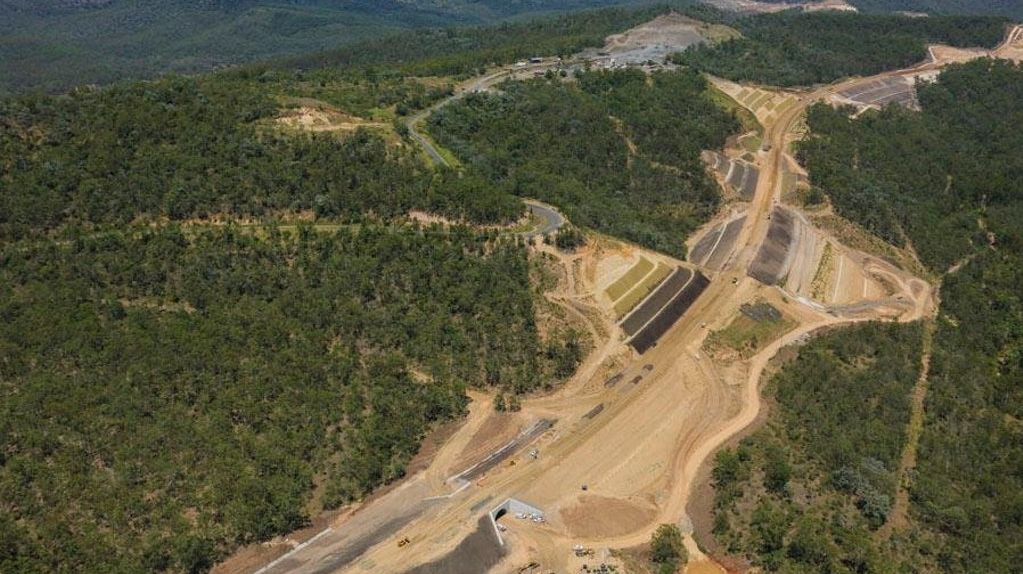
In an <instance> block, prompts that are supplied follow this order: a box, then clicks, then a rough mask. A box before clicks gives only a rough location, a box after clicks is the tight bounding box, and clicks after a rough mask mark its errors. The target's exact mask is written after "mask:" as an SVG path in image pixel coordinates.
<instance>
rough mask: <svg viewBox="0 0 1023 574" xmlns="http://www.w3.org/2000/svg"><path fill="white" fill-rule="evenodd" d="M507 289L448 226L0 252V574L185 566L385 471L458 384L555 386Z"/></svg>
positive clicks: (353, 491) (103, 241)
mask: <svg viewBox="0 0 1023 574" xmlns="http://www.w3.org/2000/svg"><path fill="white" fill-rule="evenodd" d="M528 273H529V264H528V262H527V259H526V255H525V250H524V249H523V248H522V247H519V246H516V245H515V244H514V243H508V242H507V241H505V242H496V243H495V242H494V241H493V240H492V239H487V238H486V237H484V236H479V235H477V234H475V233H474V232H470V231H468V230H460V231H459V230H455V231H454V232H452V233H450V234H445V235H437V234H431V233H424V232H421V231H418V230H415V229H408V230H407V231H400V232H396V231H393V230H387V229H374V228H372V227H363V228H362V229H360V230H358V231H347V230H343V229H342V230H340V231H338V232H336V233H333V234H325V233H319V232H314V231H311V230H309V229H301V230H299V232H297V233H292V234H289V235H286V234H282V233H281V232H280V231H278V230H276V229H275V228H273V227H270V228H268V229H267V230H266V231H265V233H263V234H259V235H256V234H252V233H241V232H240V231H239V230H238V229H235V228H231V227H228V228H206V229H205V230H201V231H196V230H194V229H193V230H191V231H188V232H185V231H183V230H182V229H179V228H177V227H175V226H167V227H161V228H156V229H152V230H129V231H123V232H120V231H112V232H107V233H100V234H92V235H88V236H78V237H73V238H70V239H68V240H66V241H61V242H32V243H25V242H8V243H5V244H4V245H3V247H2V248H0V317H3V321H0V356H2V357H3V358H2V360H0V380H2V381H3V384H2V385H0V445H2V448H0V453H2V454H0V498H2V499H3V500H4V505H3V510H2V512H0V541H2V542H3V543H2V544H0V571H4V572H33V571H34V572H48V571H69V572H70V571H78V572H81V571H121V572H129V571H157V570H166V569H171V570H176V571H202V570H205V569H206V568H208V567H209V566H210V565H211V564H212V561H213V560H215V559H216V558H218V557H221V556H222V555H223V553H224V552H225V551H226V550H229V549H230V548H232V547H234V546H235V545H237V544H242V543H249V542H253V541H256V540H263V539H265V538H267V537H269V536H271V535H274V534H277V533H281V532H287V531H289V530H291V529H294V528H296V527H298V526H300V525H302V524H304V523H305V521H306V520H307V518H308V512H310V509H314V510H313V511H315V509H316V508H318V505H323V506H326V507H333V506H336V505H338V504H340V503H343V502H346V501H349V500H351V499H353V498H356V497H358V496H361V495H363V494H365V493H366V492H367V491H368V490H369V489H371V488H373V487H375V486H377V485H379V484H380V483H382V482H386V481H388V480H392V479H394V478H396V477H398V476H401V474H402V473H403V469H404V464H405V462H406V461H407V460H408V459H409V457H410V456H411V455H412V454H414V453H415V451H416V449H417V448H418V445H419V441H420V440H421V438H422V437H423V435H424V433H425V432H426V431H427V430H428V429H429V428H430V425H431V424H432V423H434V422H436V421H441V420H446V419H450V418H451V417H453V416H455V415H458V414H460V413H461V412H462V410H463V408H464V406H465V403H466V398H465V396H464V392H463V391H464V389H465V387H466V386H467V385H488V384H490V385H496V386H498V387H500V388H502V389H506V390H508V391H511V392H516V393H518V392H524V391H528V390H531V389H535V388H538V387H540V386H541V385H548V384H550V383H551V382H552V381H553V380H554V376H553V373H554V372H555V371H560V372H564V371H565V370H566V369H565V367H566V365H565V364H563V363H564V362H565V361H568V364H567V367H568V368H567V371H568V372H571V371H572V370H573V368H574V364H575V361H577V360H578V355H577V352H574V351H573V350H572V349H568V352H566V349H565V348H563V343H560V342H558V341H555V340H552V342H550V343H549V344H548V343H543V342H542V341H541V340H540V338H539V336H538V334H537V330H536V326H535V324H534V318H533V302H532V298H531V292H530V286H529V282H528ZM564 339H566V340H567V338H564ZM314 485H316V487H315V488H314ZM311 497H315V499H314V502H313V503H312V504H311V505H310V498H311ZM56 541H60V543H59V544H56V543H55V542H56Z"/></svg>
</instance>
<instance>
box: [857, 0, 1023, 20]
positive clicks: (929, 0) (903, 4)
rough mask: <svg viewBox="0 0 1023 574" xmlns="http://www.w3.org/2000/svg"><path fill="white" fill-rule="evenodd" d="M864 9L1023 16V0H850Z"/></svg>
mask: <svg viewBox="0 0 1023 574" xmlns="http://www.w3.org/2000/svg"><path fill="white" fill-rule="evenodd" d="M849 3H850V4H852V5H854V6H856V7H857V8H859V9H860V10H862V11H876V12H892V11H903V12H925V13H928V14H977V15H995V16H1008V17H1010V18H1023V0H850V2H849Z"/></svg>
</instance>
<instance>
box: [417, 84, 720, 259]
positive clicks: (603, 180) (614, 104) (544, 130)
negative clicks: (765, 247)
mask: <svg viewBox="0 0 1023 574" xmlns="http://www.w3.org/2000/svg"><path fill="white" fill-rule="evenodd" d="M707 93H708V90H707V84H706V81H705V80H704V79H703V78H702V77H701V76H699V75H698V74H695V73H693V72H690V71H678V72H662V73H656V74H654V75H653V76H651V77H649V78H648V77H647V76H646V75H645V74H644V73H643V72H641V71H639V70H624V71H601V72H584V73H580V74H578V76H577V77H575V78H573V79H572V80H571V81H566V80H565V79H562V78H558V77H551V78H541V79H536V80H530V81H521V82H506V83H505V84H502V85H501V89H500V91H499V92H497V93H492V94H488V93H481V94H471V95H469V96H467V97H465V98H464V99H463V100H461V101H459V102H458V103H456V104H453V105H451V106H448V107H446V108H444V109H442V110H440V111H439V112H437V113H435V114H434V115H433V116H432V117H431V119H430V123H429V129H430V132H431V133H432V134H433V135H434V137H435V138H436V139H437V141H438V142H440V143H441V145H443V146H445V147H447V148H448V149H451V150H452V151H454V152H455V154H456V155H458V156H459V158H460V159H461V160H462V162H463V163H464V164H466V165H468V166H470V167H471V168H472V170H473V171H474V172H475V173H478V174H479V175H480V176H481V177H483V178H485V179H486V181H488V182H489V183H490V184H491V185H492V186H493V187H494V188H495V189H501V190H504V191H506V192H507V193H509V194H514V195H519V196H523V197H533V198H536V199H540V200H542V201H545V202H548V203H551V204H552V205H556V206H558V207H559V208H560V209H562V210H563V211H564V212H565V214H566V215H567V216H568V218H569V219H570V220H571V221H572V222H573V223H575V224H576V225H580V226H584V227H589V228H592V229H594V230H597V231H600V232H604V233H608V234H610V235H614V236H617V237H620V238H623V239H626V240H629V241H632V242H635V243H638V244H640V245H642V246H645V247H649V248H652V249H656V250H659V251H663V252H665V253H671V254H673V255H678V256H684V255H685V254H684V250H685V245H684V244H683V241H684V240H685V237H686V236H687V235H688V234H689V233H691V232H692V231H693V230H695V229H696V228H697V227H698V226H699V225H700V224H702V223H703V222H704V221H706V220H707V219H709V217H710V216H711V215H713V213H714V212H715V210H716V209H717V206H718V203H719V201H720V197H719V192H718V190H717V187H716V185H715V184H714V182H713V180H711V178H710V177H709V176H708V175H707V174H706V171H705V169H704V167H703V164H702V160H701V159H700V151H701V150H704V149H717V148H720V147H721V146H722V145H724V141H725V138H726V137H727V136H728V135H730V134H732V133H734V132H736V131H737V130H738V129H739V122H738V120H737V119H736V118H735V117H734V116H733V115H731V114H729V113H728V112H726V111H724V110H722V109H721V108H720V107H718V106H717V105H716V104H715V103H714V102H713V101H712V99H711V98H710V97H709V96H708V95H707ZM616 120H618V122H620V125H621V126H622V128H621V129H622V130H624V132H625V134H624V137H623V134H621V133H620V130H619V124H618V122H616ZM625 137H627V138H629V139H630V140H631V141H632V142H633V143H634V144H635V146H636V149H637V152H638V153H637V155H636V156H635V157H630V151H629V146H628V143H627V142H626V140H625Z"/></svg>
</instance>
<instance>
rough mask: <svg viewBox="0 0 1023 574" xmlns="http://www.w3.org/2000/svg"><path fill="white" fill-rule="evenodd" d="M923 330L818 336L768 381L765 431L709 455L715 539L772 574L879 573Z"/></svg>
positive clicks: (885, 566)
mask: <svg viewBox="0 0 1023 574" xmlns="http://www.w3.org/2000/svg"><path fill="white" fill-rule="evenodd" d="M920 341H921V338H920V328H919V325H892V324H881V323H868V324H865V325H859V326H856V327H852V328H849V329H843V330H838V331H835V332H832V333H829V334H826V335H823V336H821V337H819V338H817V339H815V340H814V341H813V342H811V343H809V344H808V345H807V346H805V347H803V348H801V349H800V350H799V355H798V357H797V358H796V359H795V360H793V361H792V362H790V363H788V364H786V365H785V366H784V367H783V368H782V369H781V371H780V372H779V373H778V374H776V375H775V376H774V377H772V378H771V379H770V381H769V382H768V384H767V387H766V389H765V392H764V394H765V396H766V400H767V401H768V402H769V404H770V409H771V410H770V418H769V419H768V422H767V425H766V426H765V427H764V428H762V429H760V430H758V431H757V432H756V433H754V434H753V435H752V436H751V437H749V438H746V439H744V440H743V441H742V442H741V443H740V444H739V446H738V447H736V448H734V449H726V450H723V451H721V452H719V453H718V454H717V457H716V459H715V468H714V471H713V484H714V488H715V490H716V497H715V514H716V516H715V523H714V534H715V536H716V538H717V541H718V542H719V543H721V544H722V545H724V546H725V548H726V549H727V550H728V551H729V552H730V553H732V554H738V555H742V556H744V557H747V558H749V559H750V560H752V561H753V562H754V563H755V564H757V565H760V566H762V567H764V568H765V569H767V570H768V571H780V572H835V573H838V572H885V571H894V569H889V566H890V561H891V560H892V557H891V556H887V555H884V554H882V553H881V552H880V551H879V545H877V544H876V543H875V542H874V541H873V540H872V537H871V534H872V531H873V530H874V529H876V528H877V527H878V526H879V525H880V524H881V523H883V522H884V520H885V518H886V516H887V513H888V511H889V509H890V508H891V501H892V499H893V497H894V493H895V487H896V482H897V476H896V471H897V470H898V465H899V457H900V455H901V450H902V446H903V444H904V442H905V439H906V436H905V435H906V425H907V423H908V421H909V412H910V404H909V391H910V389H911V388H912V386H913V384H914V383H915V382H916V380H917V378H918V375H919V368H920Z"/></svg>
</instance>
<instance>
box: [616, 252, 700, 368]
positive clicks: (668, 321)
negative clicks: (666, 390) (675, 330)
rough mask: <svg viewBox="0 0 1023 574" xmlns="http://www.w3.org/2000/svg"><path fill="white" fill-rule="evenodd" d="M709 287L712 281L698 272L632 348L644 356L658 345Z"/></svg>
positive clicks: (642, 332) (637, 339) (644, 330)
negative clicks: (648, 350)
mask: <svg viewBox="0 0 1023 574" xmlns="http://www.w3.org/2000/svg"><path fill="white" fill-rule="evenodd" d="M708 285H710V280H709V279H707V278H706V277H704V275H703V274H702V273H699V272H697V273H696V275H695V276H694V277H693V280H692V281H690V282H689V283H688V284H687V285H686V286H685V288H684V289H682V291H680V292H679V294H678V295H677V296H675V298H674V299H672V301H671V302H670V303H668V305H667V306H666V307H665V308H664V309H663V310H662V311H661V312H660V314H658V315H657V316H656V317H654V319H653V320H652V321H650V322H649V323H648V324H647V325H646V327H644V328H643V330H642V331H640V332H639V334H637V335H636V336H635V337H633V338H632V340H631V341H629V344H631V345H632V348H633V349H636V351H637V352H638V353H640V354H642V353H645V352H646V351H647V349H649V348H650V347H653V346H654V345H655V344H657V341H658V339H660V338H661V336H663V335H664V334H665V333H667V332H668V329H670V328H671V326H672V325H674V324H675V323H676V322H677V321H678V320H679V319H680V318H681V317H682V315H684V314H685V312H686V311H688V310H689V307H691V306H692V305H693V302H695V301H696V299H697V298H698V297H699V296H700V295H701V294H702V293H703V291H704V289H706V288H707V286H708Z"/></svg>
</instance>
